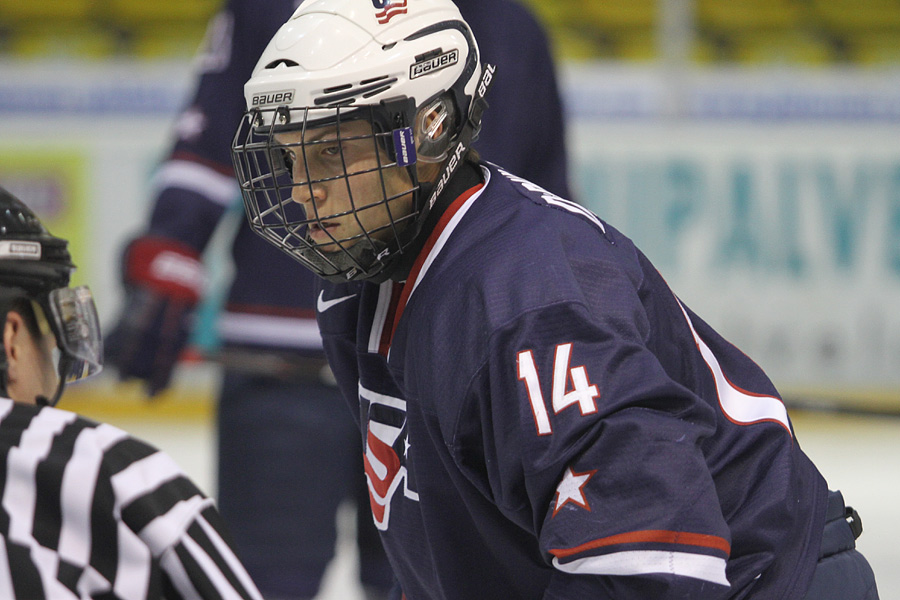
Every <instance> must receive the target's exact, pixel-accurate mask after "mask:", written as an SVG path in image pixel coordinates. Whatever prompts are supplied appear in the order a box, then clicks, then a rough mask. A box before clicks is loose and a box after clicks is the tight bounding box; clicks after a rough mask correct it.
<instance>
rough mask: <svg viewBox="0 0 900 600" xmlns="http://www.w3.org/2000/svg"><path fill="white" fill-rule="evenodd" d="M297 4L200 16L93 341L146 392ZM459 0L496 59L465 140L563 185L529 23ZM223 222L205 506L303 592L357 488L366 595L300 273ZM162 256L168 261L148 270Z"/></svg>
mask: <svg viewBox="0 0 900 600" xmlns="http://www.w3.org/2000/svg"><path fill="white" fill-rule="evenodd" d="M297 3H298V2H297V1H296V0H265V1H263V0H230V1H229V2H227V3H226V5H225V8H224V10H223V12H222V13H221V14H220V15H218V16H217V17H215V18H214V19H213V21H212V22H211V24H210V27H209V34H208V47H207V49H206V51H205V52H204V54H203V55H202V56H201V60H200V61H199V64H200V66H201V76H200V78H199V81H198V85H197V89H196V92H195V94H194V97H193V99H192V100H191V102H190V105H189V107H188V108H187V109H186V110H185V111H184V112H183V114H182V115H181V116H180V117H179V119H178V122H177V124H176V125H175V128H174V131H175V134H176V135H177V136H178V140H177V142H176V144H175V147H174V149H173V151H172V153H171V156H170V157H169V158H168V160H167V161H165V162H164V164H163V165H162V166H161V168H160V169H159V172H158V175H157V182H158V184H159V189H158V192H157V194H156V197H155V199H154V204H153V208H152V212H151V214H150V218H149V223H148V224H147V228H146V231H144V232H142V234H141V235H140V236H139V237H137V238H136V239H135V240H134V241H133V242H132V243H131V244H130V245H129V247H128V249H127V252H126V253H125V256H124V262H123V265H122V266H123V274H124V280H125V284H126V288H127V302H126V303H125V305H124V307H123V309H122V313H121V316H120V318H119V319H118V321H117V322H116V324H115V326H114V328H113V332H112V334H111V335H110V337H109V338H108V339H107V340H106V341H107V347H108V352H107V356H108V362H109V363H111V364H112V365H113V366H114V367H116V368H117V369H118V370H119V374H120V375H121V376H122V377H123V378H131V377H137V378H140V379H143V380H145V381H146V382H147V391H148V393H150V394H151V395H152V394H156V393H158V392H160V391H161V390H163V389H165V388H166V386H167V385H168V383H169V378H170V375H171V372H172V368H173V367H174V365H175V362H176V360H177V358H178V356H179V354H180V353H181V351H182V349H183V347H184V345H185V343H186V342H187V339H188V334H189V329H190V324H191V317H192V315H193V314H194V308H195V306H196V305H197V302H198V301H199V300H200V298H201V295H202V293H203V285H204V282H205V279H206V277H205V273H204V271H205V268H204V264H203V262H202V260H201V253H202V252H203V251H204V249H205V248H206V247H207V244H208V242H209V241H210V239H211V237H212V236H213V232H214V231H215V230H216V228H217V226H219V225H220V223H222V222H226V223H228V224H229V225H230V222H229V221H228V219H227V218H226V217H227V216H228V215H229V212H230V211H229V208H232V207H233V208H239V204H240V193H239V191H238V189H237V185H236V183H235V182H234V178H233V173H232V167H231V157H230V154H229V151H230V148H231V142H232V139H233V137H234V131H235V129H236V128H237V125H238V123H239V121H240V119H241V116H242V114H243V111H244V103H243V94H242V89H243V85H244V82H246V80H247V79H248V78H249V77H250V74H251V72H252V70H253V66H254V65H255V64H256V61H257V59H258V58H259V55H260V54H261V53H262V51H263V49H264V48H265V46H266V44H268V42H269V40H270V39H271V37H272V35H273V34H274V33H275V32H276V31H277V29H278V28H279V27H280V26H281V25H282V23H284V21H286V20H287V18H288V17H289V16H290V15H291V13H292V12H293V11H294V9H295V8H296V4H297ZM458 4H459V6H460V8H461V10H462V11H463V14H465V15H467V16H468V18H469V19H470V20H472V22H476V23H483V24H484V28H485V33H488V32H489V31H491V30H494V31H491V35H490V37H488V38H487V42H486V44H485V48H484V51H485V53H486V55H487V56H488V57H489V58H490V59H491V60H492V61H495V62H497V63H499V64H501V65H502V68H503V69H504V73H505V77H504V80H503V81H502V82H501V83H500V84H499V85H498V87H497V88H495V90H494V94H493V95H494V98H495V99H496V100H497V101H498V102H502V103H503V104H504V106H505V107H506V108H505V110H504V111H503V113H502V117H501V118H497V119H494V121H492V122H491V123H490V124H489V125H488V126H487V127H486V129H485V131H484V132H483V135H482V138H481V141H480V145H479V147H480V148H481V150H482V151H483V152H484V153H485V155H486V156H487V157H488V158H490V159H492V160H496V161H499V162H501V163H502V164H505V165H510V168H514V169H516V171H517V172H519V173H523V174H526V175H527V176H528V177H530V178H531V179H533V180H534V181H537V182H538V183H540V184H541V185H543V186H545V187H547V188H549V189H551V190H553V191H554V192H556V193H559V194H563V195H565V194H567V193H568V188H567V182H566V151H565V144H564V139H563V126H562V109H561V106H560V100H559V94H558V91H557V87H556V79H555V76H554V66H553V64H552V61H551V57H550V53H549V50H548V44H547V40H546V38H545V37H544V33H543V31H542V30H541V28H540V26H539V25H538V23H537V22H536V21H535V20H534V18H533V17H532V16H531V15H530V14H529V13H528V12H527V11H526V10H525V9H524V8H523V7H522V6H521V5H519V4H518V3H516V2H510V1H509V0H493V1H491V2H485V1H483V0H459V1H458ZM535 84H538V85H535ZM525 85H528V86H530V87H531V89H529V91H528V93H527V94H523V93H522V86H525ZM232 235H233V239H232V240H231V251H232V256H233V263H234V278H233V281H232V282H231V286H230V291H229V294H228V299H227V302H226V304H225V306H224V310H223V312H222V314H221V316H220V318H219V320H218V332H219V335H220V337H221V341H222V343H223V345H224V347H223V351H222V354H221V356H220V357H219V358H220V359H221V360H222V361H223V362H224V364H225V369H224V380H223V382H222V385H221V390H220V392H219V398H218V400H219V401H218V414H217V419H218V445H217V447H218V497H219V506H220V509H221V511H222V514H223V516H224V517H225V519H226V521H227V522H228V523H229V525H230V527H231V529H232V530H233V531H234V534H235V538H236V543H237V545H238V547H239V548H240V549H241V551H242V556H244V557H245V561H246V564H247V566H248V569H249V570H250V572H251V573H252V574H253V576H254V579H255V580H256V581H257V583H258V585H259V586H260V588H261V589H262V590H263V592H265V593H267V594H271V595H273V596H276V597H278V598H285V599H287V598H311V597H313V596H314V595H315V593H316V591H317V590H318V588H319V584H320V582H321V579H322V576H323V574H324V572H325V568H326V566H327V565H328V563H329V561H330V559H331V557H332V556H333V554H334V547H335V539H336V529H335V516H336V514H337V510H338V507H339V506H340V504H341V502H342V500H344V499H346V498H348V497H351V498H352V497H355V498H358V499H359V504H360V505H361V507H362V510H363V511H364V512H363V513H362V515H361V518H360V519H359V520H358V525H357V531H358V544H357V547H358V549H359V555H360V558H361V561H360V562H361V573H360V579H361V582H362V584H363V585H364V587H366V588H367V591H368V596H369V598H371V599H373V600H374V599H375V598H377V597H379V595H382V594H384V593H385V588H386V586H388V585H390V582H391V578H390V573H389V569H388V567H387V564H386V560H385V557H384V553H383V551H382V550H381V547H380V542H379V541H378V535H377V532H376V531H375V529H374V527H373V526H372V521H371V517H370V515H369V509H368V492H367V491H366V487H365V481H364V480H363V478H362V474H361V473H360V470H359V455H360V452H361V451H360V449H359V447H358V441H357V439H358V437H357V435H356V427H355V425H354V424H353V422H352V420H351V415H349V414H348V412H347V407H346V404H345V403H344V402H343V401H342V400H341V398H340V394H339V392H338V389H337V388H336V387H335V385H334V383H333V380H331V379H330V378H329V374H328V373H327V371H325V360H324V355H323V351H322V343H321V338H320V336H319V334H318V329H317V327H316V324H315V306H316V296H315V294H314V291H313V285H314V276H313V275H312V273H302V272H300V273H298V272H296V271H295V272H294V276H292V277H284V276H283V273H285V272H286V271H289V270H290V269H291V268H292V267H293V261H291V259H289V258H287V257H286V256H284V255H283V254H282V253H280V252H278V251H277V250H275V249H274V248H272V247H271V246H269V245H268V244H266V243H265V242H264V241H262V240H261V239H259V238H258V237H257V236H255V235H254V234H253V233H251V231H250V228H249V227H248V226H247V225H246V222H245V221H242V223H241V226H240V227H239V228H238V229H237V230H236V231H235V232H233V233H232ZM165 264H174V265H178V266H179V267H180V268H178V269H171V270H166V269H160V268H158V267H159V266H160V265H165ZM166 273H177V274H178V277H177V278H168V277H166V276H165V274H166ZM161 274H162V275H161Z"/></svg>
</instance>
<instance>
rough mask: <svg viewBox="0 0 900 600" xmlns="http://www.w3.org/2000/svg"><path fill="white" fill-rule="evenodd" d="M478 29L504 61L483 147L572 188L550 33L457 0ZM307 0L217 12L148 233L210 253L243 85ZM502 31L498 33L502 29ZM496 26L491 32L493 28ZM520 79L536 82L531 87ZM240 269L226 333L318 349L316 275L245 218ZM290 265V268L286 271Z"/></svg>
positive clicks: (228, 182)
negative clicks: (258, 232)
mask: <svg viewBox="0 0 900 600" xmlns="http://www.w3.org/2000/svg"><path fill="white" fill-rule="evenodd" d="M456 3H457V5H458V6H459V8H460V11H461V12H462V14H463V17H464V18H465V19H466V20H467V22H468V23H470V25H471V27H472V28H473V31H474V32H475V35H476V36H477V35H479V34H481V33H482V32H484V35H483V36H481V37H479V38H478V39H479V42H480V49H481V53H482V56H483V58H484V59H485V60H487V61H490V62H492V63H495V64H498V76H497V78H496V79H495V85H494V87H493V88H492V90H491V94H490V98H489V99H488V100H489V102H490V103H491V104H492V105H493V106H494V108H493V109H492V110H491V114H492V115H493V118H492V119H491V121H490V122H488V123H486V124H485V126H484V129H483V130H482V135H481V139H480V140H479V142H478V143H477V144H476V147H477V148H478V149H479V150H480V151H481V152H482V154H483V155H484V156H485V157H486V158H488V159H489V160H493V161H497V162H502V163H503V164H505V165H507V166H508V167H509V168H511V169H515V170H516V172H520V173H526V174H528V176H529V177H531V178H532V179H534V180H535V181H537V182H539V183H540V184H541V185H544V186H545V187H548V188H549V189H551V190H553V191H554V192H556V193H559V194H567V192H568V188H567V181H566V175H567V174H566V148H565V142H564V127H563V115H562V107H561V105H560V99H559V92H558V90H557V86H556V79H555V75H554V65H553V62H552V60H551V57H550V54H549V52H548V44H547V40H546V38H545V36H544V33H543V31H542V30H541V28H540V26H539V25H538V23H537V22H536V21H535V19H534V17H533V16H531V14H530V13H529V12H527V11H526V10H525V9H524V8H523V7H522V6H521V5H520V4H518V3H516V2H511V1H510V0H492V1H491V2H484V1H483V0H457V2H456ZM298 4H299V0H228V1H227V2H226V4H225V6H224V9H223V11H222V12H221V13H220V14H219V15H218V16H217V17H215V18H214V19H213V21H212V22H211V24H210V28H209V32H208V33H207V45H208V48H207V49H206V51H205V53H204V54H203V55H202V56H201V57H200V59H199V60H198V64H199V66H200V68H201V77H200V79H199V81H198V85H197V89H196V91H195V93H194V96H193V98H192V100H191V102H190V105H189V107H188V108H186V110H185V111H184V112H183V114H182V115H181V116H180V117H179V119H178V122H177V124H176V126H175V134H176V135H177V142H176V144H175V147H174V149H173V152H172V154H171V156H170V157H169V158H168V160H166V161H165V162H164V163H163V164H162V166H161V168H160V169H159V172H158V176H157V178H156V182H157V188H158V189H157V197H156V199H155V204H154V206H153V210H152V215H151V219H150V223H149V227H148V230H149V233H150V234H152V235H156V236H162V237H166V238H171V239H176V240H179V241H181V242H184V243H186V244H188V245H190V246H191V247H192V248H194V249H195V250H197V251H198V252H202V251H203V249H204V248H205V247H206V245H207V243H208V242H209V240H210V238H211V236H212V234H213V231H214V230H215V229H216V227H217V225H218V224H219V222H220V220H221V219H222V217H223V215H225V214H226V212H227V210H228V209H229V208H231V207H235V206H237V205H239V204H240V192H239V190H238V187H237V183H236V181H235V180H234V174H233V170H232V164H231V154H230V152H231V142H232V140H233V138H234V133H235V131H236V130H237V127H238V123H239V122H240V119H241V116H242V115H243V112H244V109H245V105H244V95H243V86H244V83H245V82H246V81H247V80H248V79H249V78H250V74H251V72H252V70H253V67H254V65H255V64H256V62H257V61H258V60H259V56H260V55H261V54H262V51H263V49H264V48H265V47H266V44H268V43H269V40H270V39H271V38H272V36H273V35H274V34H275V32H276V31H277V30H278V28H279V27H280V26H281V25H282V24H283V23H284V22H285V21H287V20H288V18H289V17H290V16H291V14H292V13H293V12H294V10H295V9H296V7H297V5H298ZM498 32H501V33H498ZM488 34H490V35H488ZM523 82H527V83H528V85H529V88H528V93H527V94H523V93H522V91H523ZM232 256H233V261H234V279H233V282H232V285H231V289H230V292H229V295H228V301H227V303H226V306H225V311H224V314H222V315H221V317H220V319H219V323H218V327H219V335H220V337H221V338H222V341H223V342H224V343H225V344H227V345H232V346H240V345H250V346H257V347H258V346H262V347H268V348H278V349H285V350H293V351H296V352H298V353H301V354H310V355H313V356H319V355H321V340H320V338H319V334H318V330H317V328H316V323H315V310H314V309H315V302H316V298H315V296H314V295H313V292H312V289H313V286H314V283H313V278H314V275H313V274H312V273H310V272H308V271H305V270H302V269H297V265H296V263H295V262H294V261H293V259H291V258H289V257H288V256H286V255H285V254H283V253H281V252H279V251H278V250H277V249H275V248H272V247H271V246H270V245H269V244H268V243H267V242H266V241H265V240H263V239H262V238H260V237H259V236H257V235H255V234H254V233H253V232H252V231H251V229H250V227H249V226H248V225H247V223H246V221H245V220H242V222H241V223H240V225H239V228H238V231H237V233H236V234H235V237H234V241H233V245H232ZM286 272H289V273H291V274H292V275H291V276H290V277H285V276H284V274H285V273H286Z"/></svg>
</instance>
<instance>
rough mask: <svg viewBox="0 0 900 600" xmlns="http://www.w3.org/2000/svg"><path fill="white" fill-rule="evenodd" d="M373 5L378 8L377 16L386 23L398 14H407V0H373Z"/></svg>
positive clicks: (381, 21) (379, 20)
mask: <svg viewBox="0 0 900 600" xmlns="http://www.w3.org/2000/svg"><path fill="white" fill-rule="evenodd" d="M372 6H374V7H375V8H376V9H378V12H376V13H375V18H376V19H378V22H379V23H380V24H381V25H384V24H385V23H387V22H388V21H390V20H391V19H393V18H394V17H396V16H397V15H405V14H406V0H372Z"/></svg>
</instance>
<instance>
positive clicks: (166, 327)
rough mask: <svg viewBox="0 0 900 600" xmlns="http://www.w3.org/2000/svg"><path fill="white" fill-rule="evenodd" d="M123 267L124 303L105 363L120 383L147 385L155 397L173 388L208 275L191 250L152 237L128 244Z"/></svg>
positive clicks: (108, 340) (108, 339) (107, 343)
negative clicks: (174, 373) (136, 381)
mask: <svg viewBox="0 0 900 600" xmlns="http://www.w3.org/2000/svg"><path fill="white" fill-rule="evenodd" d="M123 267H124V268H123V284H124V286H125V303H124V305H123V309H122V314H121V315H120V316H119V319H118V320H117V321H116V323H115V324H114V325H113V327H112V329H111V331H110V333H109V334H108V335H107V336H106V339H105V340H104V348H105V362H106V364H107V365H111V366H113V367H115V368H116V369H117V370H118V373H119V379H121V380H126V379H130V378H137V379H142V380H144V381H145V382H146V392H147V394H148V395H149V396H155V395H156V394H158V393H159V392H161V391H163V390H164V389H165V388H166V387H167V386H168V385H169V380H170V379H171V377H172V370H173V369H174V367H175V363H176V362H177V361H178V357H179V355H180V354H181V352H182V350H183V349H184V346H185V344H186V343H187V340H188V335H189V333H190V321H191V318H192V316H193V311H194V307H195V306H196V305H197V302H198V301H199V300H200V295H201V293H202V291H203V288H204V284H205V279H206V276H205V271H204V268H203V264H202V263H201V262H200V257H199V255H198V254H197V252H196V251H195V250H194V249H193V248H191V247H189V246H187V245H185V244H182V243H180V242H177V241H174V240H170V239H166V238H160V237H150V236H147V237H139V238H137V239H135V240H134V241H133V242H131V243H130V244H129V245H128V247H127V248H126V250H125V255H124V258H123Z"/></svg>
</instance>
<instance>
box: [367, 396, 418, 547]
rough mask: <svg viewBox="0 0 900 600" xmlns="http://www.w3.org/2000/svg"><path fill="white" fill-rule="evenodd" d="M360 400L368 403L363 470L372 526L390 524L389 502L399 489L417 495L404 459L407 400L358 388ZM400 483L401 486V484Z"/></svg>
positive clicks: (385, 526) (407, 494) (383, 529)
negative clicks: (410, 487)
mask: <svg viewBox="0 0 900 600" xmlns="http://www.w3.org/2000/svg"><path fill="white" fill-rule="evenodd" d="M359 396H360V400H361V401H363V402H367V403H368V410H367V413H368V415H367V419H366V447H365V461H364V462H365V471H366V483H367V484H368V487H369V501H370V503H371V505H372V516H373V517H374V519H375V526H376V527H377V528H378V529H380V530H382V531H386V530H387V528H388V527H389V526H390V519H391V501H392V500H393V498H394V494H396V493H397V491H398V490H401V489H402V491H403V497H405V498H409V499H410V500H414V501H416V502H418V501H419V495H418V494H417V493H416V492H414V491H413V490H411V489H409V475H408V474H407V470H406V458H407V454H408V452H409V438H408V436H407V431H406V401H405V400H403V399H401V398H396V397H394V396H388V395H385V394H379V393H378V392H373V391H371V390H368V389H366V388H364V387H363V386H362V385H360V387H359ZM401 484H402V487H401Z"/></svg>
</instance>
